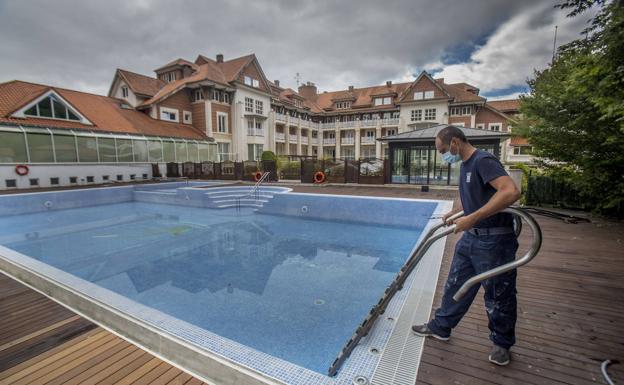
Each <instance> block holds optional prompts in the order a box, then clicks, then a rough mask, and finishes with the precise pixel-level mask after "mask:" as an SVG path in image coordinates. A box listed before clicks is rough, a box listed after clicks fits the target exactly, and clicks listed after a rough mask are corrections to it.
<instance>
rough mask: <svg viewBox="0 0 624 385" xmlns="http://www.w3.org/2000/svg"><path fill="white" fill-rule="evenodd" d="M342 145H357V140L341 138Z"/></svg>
mask: <svg viewBox="0 0 624 385" xmlns="http://www.w3.org/2000/svg"><path fill="white" fill-rule="evenodd" d="M340 144H355V138H353V137H346V138H340Z"/></svg>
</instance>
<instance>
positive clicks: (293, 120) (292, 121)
mask: <svg viewBox="0 0 624 385" xmlns="http://www.w3.org/2000/svg"><path fill="white" fill-rule="evenodd" d="M289 124H290V125H291V126H295V127H296V126H298V125H299V118H294V117H292V116H291V117H290V123H289Z"/></svg>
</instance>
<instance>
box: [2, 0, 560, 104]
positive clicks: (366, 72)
mask: <svg viewBox="0 0 624 385" xmlns="http://www.w3.org/2000/svg"><path fill="white" fill-rule="evenodd" d="M541 3H543V1H540V0H528V1H523V2H516V1H513V2H512V1H504V0H481V1H478V2H477V1H459V2H458V1H452V0H418V1H414V0H394V1H392V0H391V1H388V0H386V1H378V0H375V1H373V0H362V1H337V0H336V1H324V0H315V1H299V0H294V1H289V0H281V1H268V0H267V1H264V0H255V1H243V0H231V1H190V0H182V1H176V2H171V1H164V0H153V1H150V0H140V1H123V0H110V1H78V0H76V1H70V0H55V1H43V0H33V1H18V0H0V49H1V52H2V55H1V57H2V59H0V81H6V80H11V79H21V80H28V81H35V82H40V83H44V84H51V85H57V86H63V87H67V88H75V89H80V90H84V91H89V92H96V93H106V92H107V91H108V87H109V84H110V81H111V79H112V75H113V73H114V70H115V68H117V67H120V68H124V69H128V70H131V71H136V72H140V73H144V74H148V75H153V72H152V71H153V69H154V68H157V67H158V66H160V65H162V64H164V63H166V62H168V61H171V60H173V59H175V58H178V57H184V58H187V59H189V60H194V59H195V57H196V56H197V54H198V53H202V54H205V55H207V56H210V57H214V55H215V54H216V53H223V54H224V55H225V56H226V59H227V58H233V57H236V56H240V55H244V54H247V53H251V52H254V53H256V55H257V57H258V59H259V60H260V63H261V65H262V66H263V69H264V71H265V74H266V75H267V77H268V78H269V79H271V80H273V79H280V80H281V81H282V84H284V85H287V86H293V87H294V85H295V80H294V77H295V74H296V73H297V72H299V73H301V74H302V80H304V81H306V80H309V81H313V82H316V83H317V84H318V85H319V88H320V89H322V90H331V89H337V88H344V87H346V86H348V85H350V84H353V85H356V86H366V85H372V84H380V83H382V82H384V81H385V80H395V81H399V80H402V79H405V78H406V74H409V73H410V72H411V71H416V70H418V69H420V68H424V67H425V66H427V65H428V64H430V63H435V62H436V61H439V60H440V58H441V57H442V55H443V54H444V52H445V50H446V49H448V47H452V46H456V45H457V44H458V43H463V42H467V41H468V42H470V41H474V40H476V39H478V38H481V37H483V35H484V34H486V33H488V32H491V31H493V30H495V29H496V28H497V27H498V26H500V25H504V23H506V22H508V21H509V20H513V18H514V17H517V16H518V15H519V14H523V13H526V12H531V9H532V8H533V7H535V6H536V5H537V4H541ZM547 8H548V9H546V11H545V13H544V14H541V16H540V17H541V20H539V21H536V23H538V24H540V25H542V24H544V23H548V22H549V21H550V20H553V19H554V16H552V15H553V14H554V13H555V12H560V11H555V10H552V9H550V8H549V7H547ZM526 25H527V26H528V27H530V25H531V24H530V23H527V24H526ZM517 33H519V34H522V33H523V31H517ZM549 40H550V37H548V36H544V42H545V43H544V44H547V45H548V44H549V43H547V42H548V41H549ZM521 70H522V71H524V72H525V73H526V76H529V75H530V74H531V72H532V68H524V69H521Z"/></svg>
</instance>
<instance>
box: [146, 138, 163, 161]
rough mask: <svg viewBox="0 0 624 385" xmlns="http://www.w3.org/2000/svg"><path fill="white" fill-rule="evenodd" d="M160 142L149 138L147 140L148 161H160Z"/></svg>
mask: <svg viewBox="0 0 624 385" xmlns="http://www.w3.org/2000/svg"><path fill="white" fill-rule="evenodd" d="M162 148H163V146H162V143H161V142H160V141H159V140H150V141H148V142H147V153H148V155H149V161H150V162H162V161H163V155H162Z"/></svg>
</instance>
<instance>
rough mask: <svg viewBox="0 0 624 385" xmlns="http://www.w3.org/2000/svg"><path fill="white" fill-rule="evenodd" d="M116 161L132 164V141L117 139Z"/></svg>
mask: <svg viewBox="0 0 624 385" xmlns="http://www.w3.org/2000/svg"><path fill="white" fill-rule="evenodd" d="M117 161H118V162H132V141H131V140H130V139H117Z"/></svg>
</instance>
